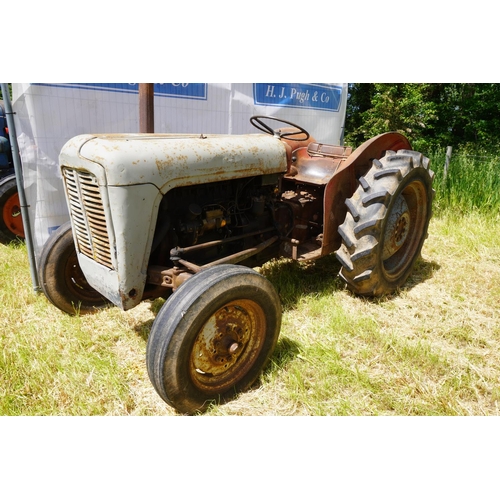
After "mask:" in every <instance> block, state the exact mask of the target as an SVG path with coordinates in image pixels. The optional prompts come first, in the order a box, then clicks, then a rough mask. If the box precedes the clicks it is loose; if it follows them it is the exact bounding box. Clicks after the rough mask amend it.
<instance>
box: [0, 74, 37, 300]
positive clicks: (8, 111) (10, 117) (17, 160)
mask: <svg viewBox="0 0 500 500" xmlns="http://www.w3.org/2000/svg"><path fill="white" fill-rule="evenodd" d="M0 85H1V87H2V94H3V100H4V104H5V115H6V116H5V117H6V118H7V126H8V127H9V139H10V146H11V149H12V161H13V162H14V172H15V174H16V184H17V192H18V195H19V203H20V205H21V216H22V218H23V226H24V236H25V241H26V249H27V250H28V260H29V264H30V273H31V281H32V282H33V289H34V290H35V291H36V292H39V291H40V285H39V283H38V276H37V273H36V260H35V252H34V247H33V238H32V237H31V225H30V219H29V214H28V203H27V202H26V194H25V192H24V180H23V170H22V165H21V156H20V155H19V147H18V145H17V134H16V126H15V124H14V113H13V111H12V105H11V102H10V94H9V86H8V85H7V84H6V83H2V84H0Z"/></svg>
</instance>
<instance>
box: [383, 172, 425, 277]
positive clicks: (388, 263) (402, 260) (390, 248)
mask: <svg viewBox="0 0 500 500" xmlns="http://www.w3.org/2000/svg"><path fill="white" fill-rule="evenodd" d="M426 218H427V191H426V189H425V186H424V184H423V183H421V182H418V181H415V182H412V183H410V184H408V185H407V186H406V187H405V188H404V189H403V191H402V192H401V193H400V194H399V196H398V197H397V198H396V200H395V202H394V203H393V205H392V207H391V209H390V213H389V215H388V217H387V223H386V227H385V231H384V245H383V250H382V261H383V269H384V272H385V274H386V276H387V277H388V278H389V279H392V280H394V279H398V278H399V277H400V276H401V275H402V274H403V273H404V272H405V271H406V270H407V269H408V267H409V266H410V265H411V263H412V262H413V257H414V256H415V254H416V253H417V252H418V249H419V246H420V243H421V241H422V237H423V236H424V235H423V234H422V233H423V231H424V226H425V221H426Z"/></svg>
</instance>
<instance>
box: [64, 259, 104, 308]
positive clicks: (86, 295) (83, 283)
mask: <svg viewBox="0 0 500 500" xmlns="http://www.w3.org/2000/svg"><path fill="white" fill-rule="evenodd" d="M64 274H65V279H66V285H67V287H68V289H69V290H71V291H72V293H73V294H74V296H75V297H78V298H79V299H80V300H81V301H82V302H84V301H85V302H89V301H92V300H96V301H98V302H100V301H102V296H101V295H100V294H99V293H98V292H97V291H96V290H95V289H94V288H92V287H91V286H90V285H89V284H88V282H87V280H86V279H85V275H84V274H83V272H82V269H81V268H80V264H79V263H78V257H77V255H76V252H72V254H71V255H70V256H69V258H68V260H67V262H66V268H65V270H64Z"/></svg>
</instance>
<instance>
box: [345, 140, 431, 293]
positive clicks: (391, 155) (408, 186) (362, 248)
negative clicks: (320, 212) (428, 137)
mask: <svg viewBox="0 0 500 500" xmlns="http://www.w3.org/2000/svg"><path fill="white" fill-rule="evenodd" d="M433 178H434V172H432V171H431V170H429V160H428V158H426V157H424V156H423V155H422V154H421V153H418V152H416V151H409V150H400V151H398V152H397V153H395V152H394V151H388V152H387V154H386V156H384V157H383V158H382V159H380V160H373V164H372V167H371V168H370V170H369V171H368V173H367V174H366V175H365V176H364V177H361V178H360V180H359V182H360V185H359V187H358V188H357V190H356V191H355V193H354V195H353V196H352V198H350V199H348V200H347V201H346V205H347V215H346V218H345V221H344V223H343V224H342V225H341V226H339V233H340V235H341V237H342V245H341V247H340V249H339V250H338V251H337V252H336V255H337V258H338V260H339V261H340V263H341V264H342V269H341V271H340V276H341V278H342V279H343V280H344V281H345V282H346V283H347V287H348V288H349V289H350V290H351V291H353V292H354V293H356V294H358V295H364V296H381V295H385V294H388V293H392V292H393V291H395V290H396V289H397V288H399V287H401V286H402V285H403V284H404V283H405V282H406V280H407V279H408V277H409V275H410V273H411V271H412V270H413V267H414V264H415V261H416V260H417V258H418V256H419V255H420V251H421V249H422V245H423V243H424V240H425V238H426V237H427V229H428V226H429V220H430V217H431V213H432V199H433V197H434V191H433V189H432V181H433Z"/></svg>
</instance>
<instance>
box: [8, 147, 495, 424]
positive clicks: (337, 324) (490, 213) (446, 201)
mask: <svg viewBox="0 0 500 500" xmlns="http://www.w3.org/2000/svg"><path fill="white" fill-rule="evenodd" d="M430 157H431V162H432V163H431V165H432V168H433V170H434V171H435V172H436V179H435V183H434V185H435V188H436V198H435V203H434V213H435V215H434V217H433V219H432V220H431V223H430V227H429V237H428V239H427V241H426V242H425V245H424V248H423V251H422V258H421V259H420V260H419V261H418V262H417V266H416V268H415V270H414V273H413V274H412V276H411V277H410V279H409V280H408V282H407V283H406V285H405V286H404V287H403V288H402V289H401V290H399V291H398V292H397V293H395V294H393V295H392V296H389V297H386V298H383V299H379V300H368V299H363V298H360V297H356V296H354V295H352V294H350V293H349V292H348V291H346V289H345V288H344V286H343V285H342V283H341V281H340V280H339V278H338V276H337V274H338V271H339V269H340V267H339V264H338V262H337V261H336V259H335V258H334V257H333V256H330V257H326V258H323V259H320V260H318V261H315V262H309V263H297V262H292V261H278V262H270V263H268V264H266V265H265V266H264V267H263V268H262V273H263V274H264V275H265V276H267V277H268V279H269V280H270V281H271V282H272V283H273V285H274V286H275V287H276V289H277V290H278V292H279V295H280V297H281V300H282V306H283V323H282V329H281V335H280V340H279V342H278V346H277V348H276V350H275V352H274V354H273V356H272V358H271V361H270V363H269V365H268V367H267V368H266V369H265V371H264V373H263V374H262V376H261V377H260V380H259V382H258V383H257V384H256V385H255V386H254V387H253V388H252V389H251V390H249V391H247V392H246V393H244V394H241V395H240V396H239V397H238V398H237V399H235V400H234V401H232V402H230V403H228V404H226V405H222V406H213V407H211V408H210V409H209V410H208V411H207V413H206V414H207V415H498V414H499V413H500V410H499V402H500V307H499V305H498V304H500V189H499V185H498V182H499V181H498V179H499V176H498V168H497V166H496V160H494V159H491V160H488V161H484V159H481V160H480V161H472V160H471V159H470V158H468V157H466V156H464V155H462V156H458V155H455V156H454V157H452V162H451V163H450V167H449V171H448V176H447V178H446V180H445V179H444V176H443V166H444V152H438V153H435V154H433V155H430ZM0 303H1V304H2V307H1V308H0V345H1V350H0V415H175V414H176V413H175V411H174V410H172V409H171V408H170V407H168V406H167V405H165V404H164V403H163V401H162V400H161V399H160V398H159V396H158V395H157V394H156V392H155V391H154V389H153V387H152V385H151V384H150V382H149V378H148V375H147V371H146V365H145V351H146V343H147V337H148V334H149V331H150V328H151V325H152V322H153V320H154V317H155V315H156V314H157V312H158V310H159V308H160V307H161V305H162V301H161V300H158V301H155V302H153V303H148V302H145V303H142V304H140V305H139V306H138V307H136V308H134V309H132V310H131V311H127V312H123V311H121V310H119V309H117V308H109V309H105V310H102V311H99V312H98V313H96V314H94V315H92V316H81V317H79V316H76V317H70V316H67V315H66V314H64V313H62V312H61V311H59V310H58V309H56V308H55V307H54V306H52V305H51V304H50V303H49V302H48V301H47V300H46V298H45V296H44V295H43V294H41V293H35V292H34V291H33V288H32V285H31V279H30V273H29V267H28V260H27V255H26V248H25V246H24V244H17V245H0Z"/></svg>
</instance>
